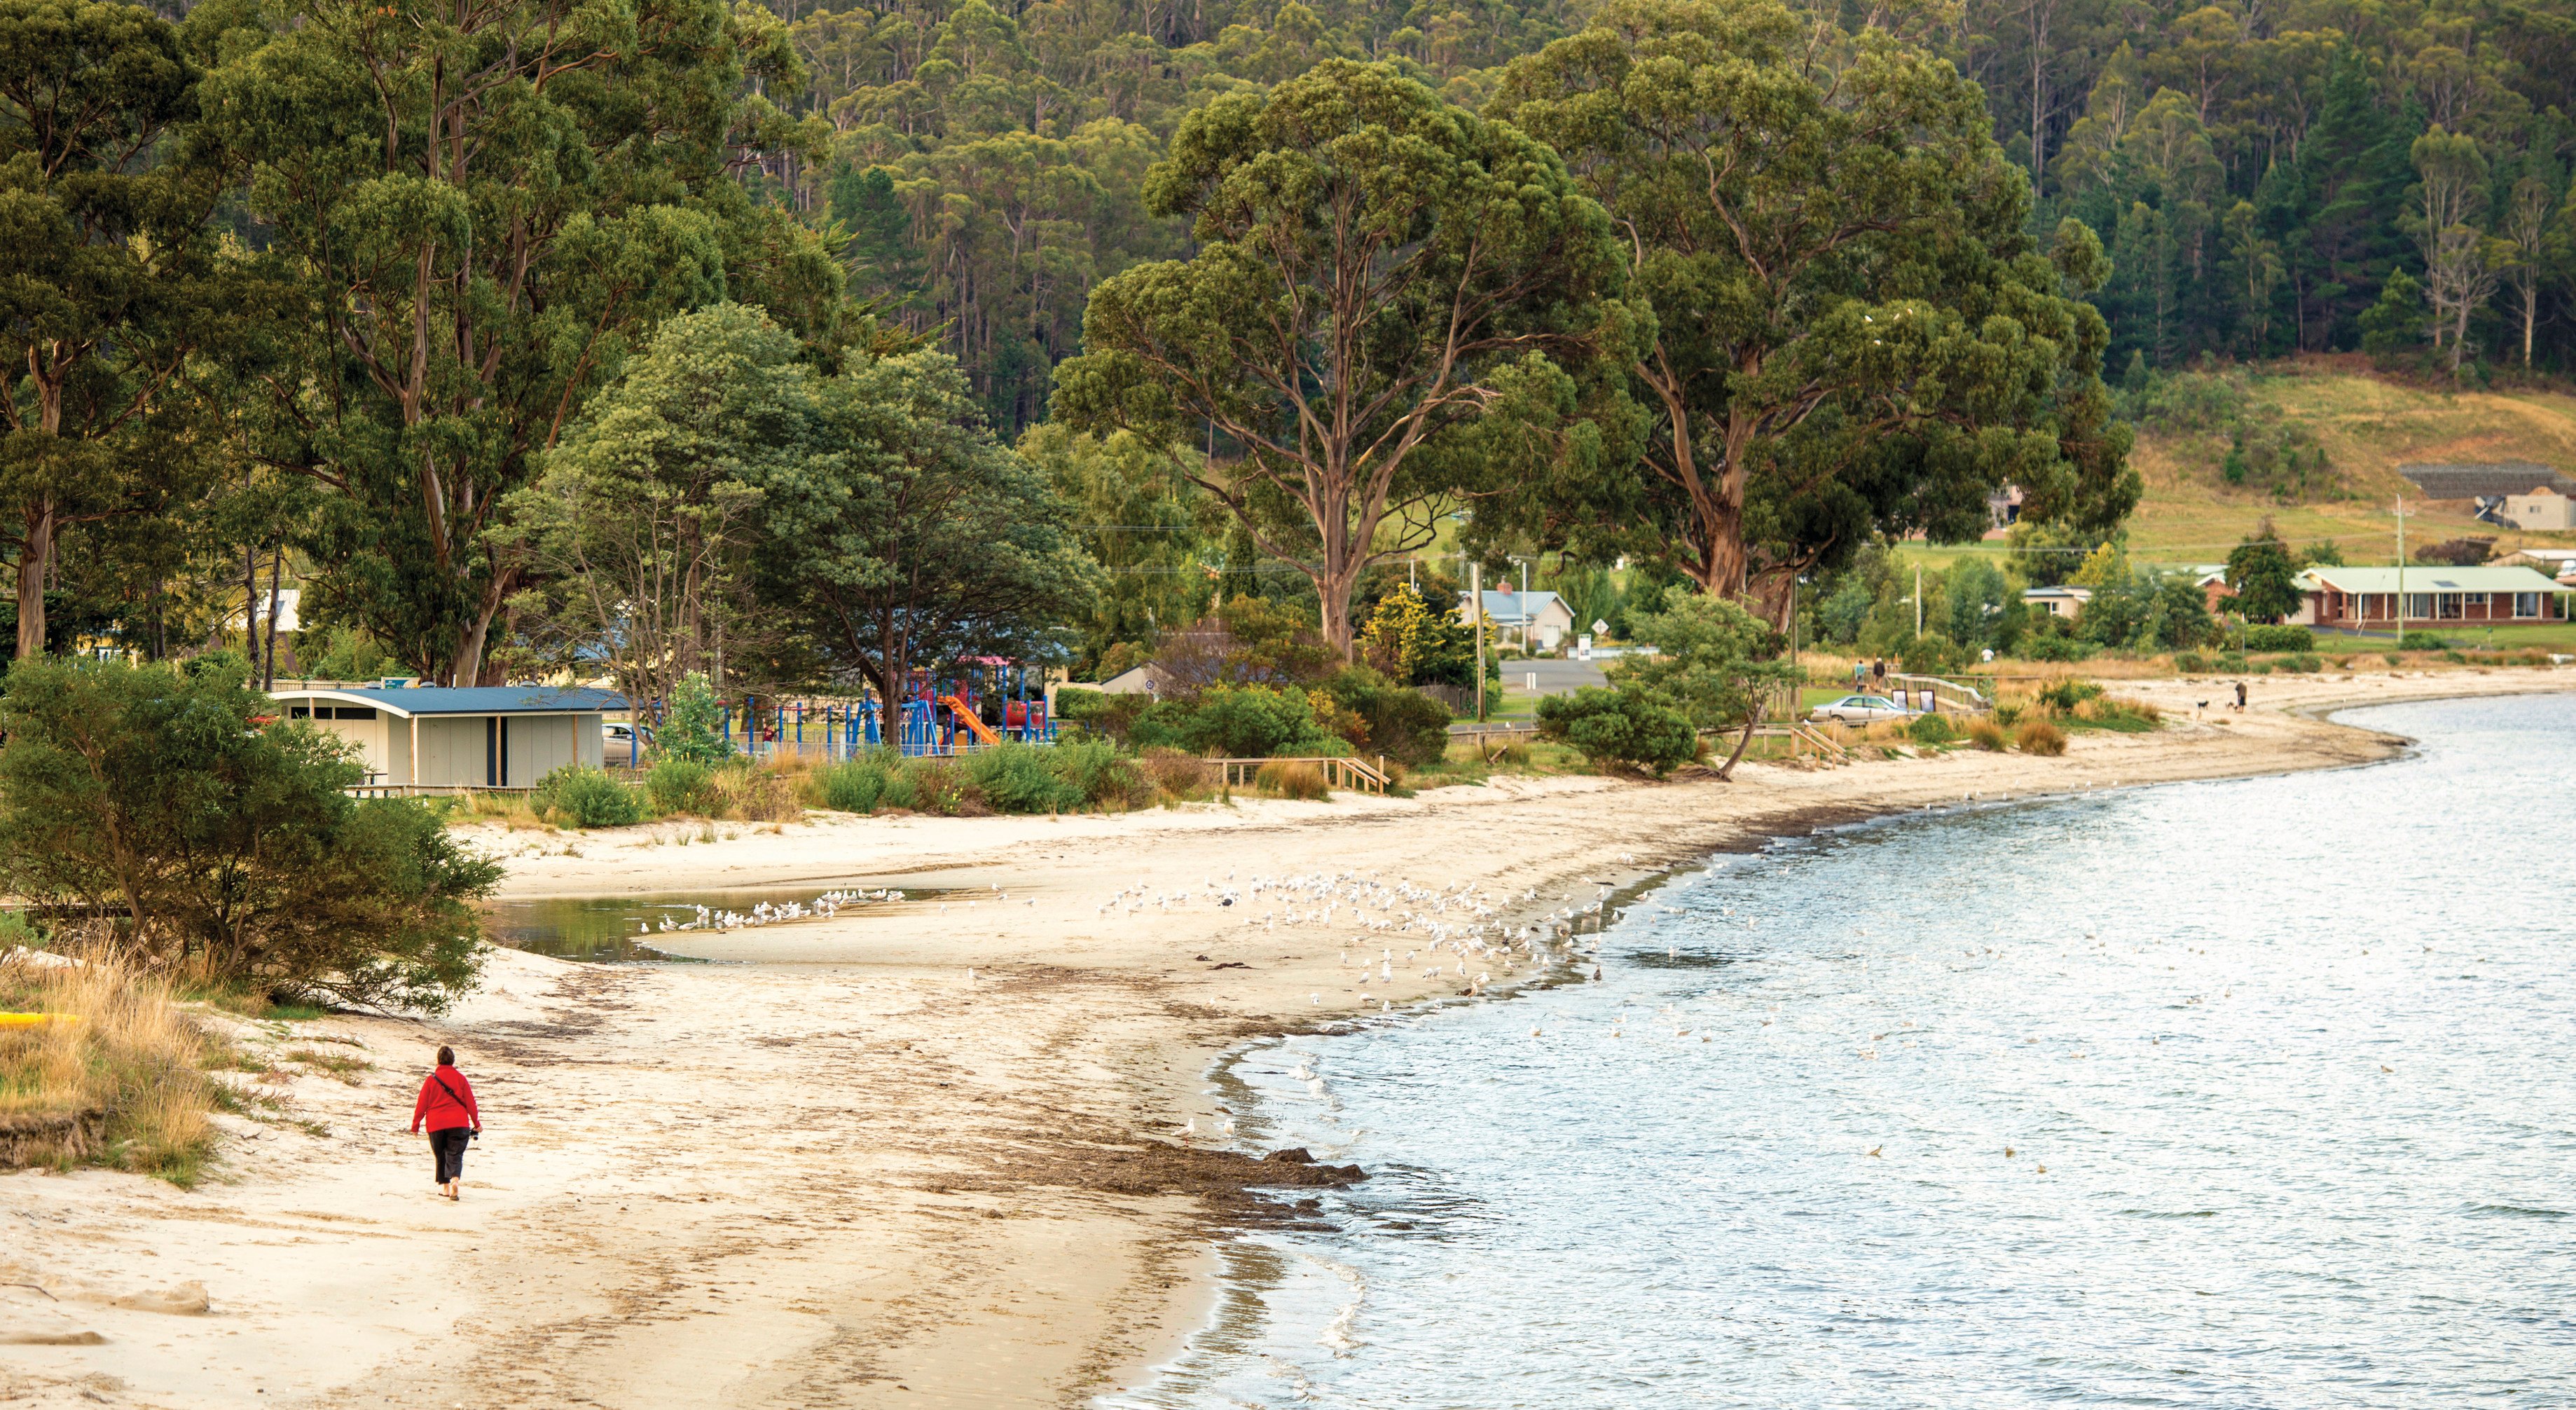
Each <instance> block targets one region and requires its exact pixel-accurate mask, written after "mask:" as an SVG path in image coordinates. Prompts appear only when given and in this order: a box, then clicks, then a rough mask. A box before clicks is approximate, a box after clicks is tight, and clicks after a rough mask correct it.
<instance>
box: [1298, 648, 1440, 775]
mask: <svg viewBox="0 0 2576 1410" xmlns="http://www.w3.org/2000/svg"><path fill="white" fill-rule="evenodd" d="M1324 691H1325V693H1326V694H1328V695H1330V696H1331V697H1332V699H1333V700H1334V702H1335V703H1337V704H1339V705H1340V706H1341V707H1342V708H1343V709H1345V710H1347V711H1349V712H1350V713H1351V714H1352V715H1353V716H1355V717H1357V719H1358V720H1359V722H1360V724H1361V726H1362V727H1363V731H1364V737H1363V738H1357V739H1353V740H1351V743H1352V744H1354V745H1358V746H1364V747H1365V748H1367V749H1369V750H1370V751H1372V752H1375V753H1379V754H1384V755H1385V756H1386V757H1388V758H1389V759H1392V760H1394V761H1395V762H1397V763H1399V764H1408V765H1413V766H1416V767H1419V766H1420V765H1423V764H1428V763H1432V762H1434V761H1436V760H1438V759H1439V758H1440V757H1441V755H1443V754H1444V753H1446V752H1447V751H1448V748H1449V707H1448V706H1446V705H1443V704H1441V703H1440V702H1439V701H1437V700H1434V699H1432V698H1431V697H1429V696H1427V695H1424V694H1423V693H1422V692H1421V691H1418V690H1415V689H1413V688H1412V687H1410V686H1404V685H1397V684H1395V683H1394V682H1392V681H1389V680H1388V679H1387V678H1386V677H1384V676H1382V675H1379V674H1378V673H1377V672H1376V671H1373V670H1370V669H1369V668H1368V667H1366V666H1353V667H1351V668H1350V669H1348V670H1345V671H1341V672H1338V673H1336V674H1335V675H1334V676H1333V677H1332V678H1331V679H1330V680H1327V681H1325V682H1324Z"/></svg>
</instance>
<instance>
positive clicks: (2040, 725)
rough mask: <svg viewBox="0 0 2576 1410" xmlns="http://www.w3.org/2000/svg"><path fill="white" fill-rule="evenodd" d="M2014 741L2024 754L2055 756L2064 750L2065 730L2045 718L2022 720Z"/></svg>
mask: <svg viewBox="0 0 2576 1410" xmlns="http://www.w3.org/2000/svg"><path fill="white" fill-rule="evenodd" d="M2015 742H2016V743H2018V744H2020V745H2021V752H2023V753H2025V754H2040V755H2045V756H2047V757H2049V758H2055V757H2057V756H2058V755H2060V754H2063V753H2065V752H2066V732H2065V731H2064V730H2061V729H2059V728H2058V727H2057V726H2055V725H2053V724H2050V723H2049V722H2048V721H2046V720H2027V721H2024V722H2023V724H2022V727H2021V733H2020V734H2019V735H2018V736H2016V738H2015Z"/></svg>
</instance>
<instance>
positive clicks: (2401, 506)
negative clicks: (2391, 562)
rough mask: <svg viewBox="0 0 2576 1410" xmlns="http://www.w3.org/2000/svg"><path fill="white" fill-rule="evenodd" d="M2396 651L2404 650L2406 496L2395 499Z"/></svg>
mask: <svg viewBox="0 0 2576 1410" xmlns="http://www.w3.org/2000/svg"><path fill="white" fill-rule="evenodd" d="M2393 615H2394V621H2395V625H2396V628H2397V649H2398V650H2400V651H2403V650H2405V649H2406V496H2404V495H2399V496H2398V497H2397V611H2396V612H2395V613H2394V614H2393Z"/></svg>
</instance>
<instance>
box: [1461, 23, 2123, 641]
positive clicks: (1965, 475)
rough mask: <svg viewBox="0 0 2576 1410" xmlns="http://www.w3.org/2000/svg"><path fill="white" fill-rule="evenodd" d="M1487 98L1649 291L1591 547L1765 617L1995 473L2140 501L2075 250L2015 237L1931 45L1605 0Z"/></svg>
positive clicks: (1967, 521) (2063, 238) (1972, 122)
mask: <svg viewBox="0 0 2576 1410" xmlns="http://www.w3.org/2000/svg"><path fill="white" fill-rule="evenodd" d="M1491 111H1492V112H1493V113H1494V114H1495V115H1497V116H1500V117H1502V118H1503V119H1505V120H1507V121H1509V122H1512V123H1515V124H1518V125H1519V126H1521V127H1522V128H1524V129H1526V130H1528V131H1529V132H1531V133H1533V134H1535V135H1537V136H1538V137H1540V138H1542V139H1544V140H1546V141H1549V142H1552V143H1555V144H1556V145H1557V146H1558V147H1559V148H1560V149H1561V150H1563V151H1564V152H1565V153H1566V159H1567V161H1568V162H1569V164H1570V165H1571V166H1572V168H1573V170H1574V171H1575V172H1576V173H1577V174H1578V176H1579V178H1580V179H1581V181H1582V183H1583V185H1584V188H1585V189H1586V190H1588V191H1590V192H1591V193H1592V194H1594V195H1595V196H1597V197H1598V198H1599V199H1600V200H1601V201H1602V203H1603V204H1604V205H1605V206H1607V207H1608V208H1609V210H1610V214H1611V216H1612V218H1613V219H1614V220H1615V221H1617V222H1618V225H1619V228H1620V231H1621V233H1622V235H1623V236H1624V237H1625V238H1626V240H1627V241H1628V242H1629V243H1630V245H1631V247H1632V249H1633V251H1634V253H1635V259H1636V265H1637V272H1636V279H1635V286H1634V287H1635V293H1636V295H1637V296H1638V298H1639V299H1640V300H1641V301H1643V302H1645V303H1647V304H1650V305H1651V306H1652V309H1653V322H1652V328H1653V333H1654V336H1653V337H1652V338H1651V339H1650V340H1648V341H1646V342H1644V343H1643V345H1642V346H1641V347H1640V349H1639V350H1638V353H1637V355H1636V357H1635V359H1634V361H1633V363H1632V364H1631V366H1630V368H1629V373H1630V376H1631V378H1632V380H1633V383H1634V386H1635V395H1636V399H1637V401H1638V402H1640V403H1642V404H1643V405H1644V406H1646V407H1647V408H1648V409H1649V410H1650V411H1651V413H1652V414H1653V416H1654V429H1653V432H1652V434H1651V435H1650V436H1649V437H1648V438H1647V451H1646V455H1645V468H1646V471H1647V473H1646V474H1645V475H1644V476H1643V477H1642V478H1641V479H1640V480H1639V482H1638V485H1637V492H1636V493H1635V494H1629V493H1627V487H1626V486H1624V485H1620V484H1618V483H1617V482H1615V481H1613V482H1608V483H1606V484H1604V485H1601V486H1596V487H1593V488H1595V489H1599V490H1606V491H1607V493H1606V494H1602V495H1601V496H1600V497H1599V498H1598V499H1597V500H1596V501H1595V503H1594V505H1593V506H1592V508H1591V511H1590V513H1589V514H1588V515H1583V516H1575V517H1577V518H1578V522H1582V523H1583V524H1584V527H1583V528H1582V529H1581V530H1577V531H1569V536H1570V537H1575V538H1577V539H1584V538H1589V539H1591V540H1594V546H1593V547H1592V549H1591V553H1590V555H1589V556H1595V557H1599V556H1606V555H1607V554H1608V553H1609V552H1612V551H1629V552H1644V553H1649V554H1653V555H1656V556H1659V557H1663V558H1667V559H1669V560H1670V561H1672V562H1673V563H1675V564H1676V565H1678V566H1679V567H1681V568H1682V569H1684V570H1685V571H1687V572H1688V573H1689V574H1690V576H1691V577H1692V579H1693V580H1694V581H1696V582H1697V583H1698V584H1699V585H1700V587H1701V589H1702V590H1703V591H1706V592H1709V593H1713V594H1720V595H1726V596H1737V595H1742V594H1746V593H1748V592H1749V593H1752V594H1753V595H1754V596H1755V597H1756V598H1758V599H1759V600H1760V601H1762V602H1763V603H1764V604H1765V607H1766V610H1767V612H1768V614H1769V615H1771V616H1772V617H1773V618H1774V619H1775V620H1779V619H1781V618H1782V614H1783V613H1785V611H1786V600H1787V590H1786V585H1787V583H1788V582H1789V581H1790V579H1791V578H1792V577H1794V576H1795V575H1797V574H1799V573H1803V572H1806V571H1808V570H1810V569H1813V568H1816V567H1819V566H1831V565H1832V564H1833V563H1834V562H1836V561H1839V559H1840V558H1841V557H1842V556H1843V555H1847V554H1848V553H1850V552H1852V551H1853V550H1855V549H1856V548H1858V547H1859V546H1860V545H1861V544H1862V543H1864V542H1866V541H1867V540H1868V539H1869V538H1870V537H1871V535H1872V534H1873V533H1875V532H1878V531H1882V530H1885V531H1893V532H1900V533H1901V532H1910V531H1915V530H1921V531H1925V532H1928V533H1929V534H1931V535H1932V536H1933V537H1934V538H1936V539H1943V540H1953V539H1964V538H1970V537H1974V536H1975V535H1976V534H1977V533H1979V532H1982V530H1983V529H1984V527H1985V506H1984V500H1985V496H1986V494H1987V493H1988V492H1989V491H1990V490H1991V489H1992V488H1993V487H1995V486H1997V485H1999V484H2001V483H2003V482H2005V481H2012V482H2014V483H2017V484H2019V485H2021V486H2022V488H2023V491H2024V495H2025V508H2024V513H2025V514H2028V515H2031V516H2033V517H2035V518H2040V519H2066V520H2069V521H2073V522H2076V523H2079V524H2086V525H2107V524H2109V523H2111V522H2114V521H2116V520H2117V519H2118V518H2119V517H2120V516H2121V515H2122V514H2124V513H2126V512H2127V510H2128V509H2129V507H2130V506H2131V505H2132V504H2134V503H2135V501H2136V499H2137V496H2138V493H2139V482H2138V479H2137V477H2136V475H2135V474H2134V473H2133V472H2131V471H2129V470H2128V469H2127V467H2126V465H2125V456H2126V453H2127V449H2128V432H2127V430H2126V429H2125V428H2124V427H2121V426H2119V425H2117V424H2116V423H2114V422H2113V421H2112V419H2111V412H2110V405H2109V401H2108V397H2107V394H2106V392H2105V391H2104V388H2103V387H2102V384H2101V378H2100V371H2101V359H2102V352H2103V348H2104V345H2105V341H2106V337H2107V333H2106V329H2105V327H2104V325H2103V322H2102V319H2101V317H2100V315H2099V314H2097V313H2095V312H2094V311H2093V309H2092V308H2091V307H2090V306H2089V305H2087V304H2085V303H2084V302H2083V301H2082V295H2083V294H2085V293H2086V292H2088V291H2089V290H2091V289H2092V288H2094V287H2096V286H2097V285H2099V283H2100V282H2101V279H2102V277H2103V274H2104V272H2105V271H2104V266H2103V261H2102V259H2101V255H2100V250H2099V247H2098V245H2097V244H2096V243H2095V241H2094V240H2093V238H2092V237H2091V235H2090V234H2089V233H2087V232H2085V231H2083V230H2082V229H2081V228H2080V227H2075V226H2072V225H2069V226H2065V227H2061V229H2060V230H2059V232H2058V235H2057V239H2056V243H2055V245H2054V247H2053V248H2052V249H2050V250H2048V251H2045V252H2043V251H2041V250H2040V249H2038V248H2037V247H2036V246H2035V245H2034V244H2033V242H2032V241H2031V240H2030V239H2029V237H2028V236H2026V235H2025V234H2024V233H2023V232H2024V226H2025V224H2026V222H2027V220H2028V218H2029V214H2030V196H2029V183H2028V180H2027V178H2026V177H2025V176H2024V175H2023V174H2022V173H2020V172H2018V171H2016V170H2015V169H2014V168H2013V166H2012V165H2011V164H2010V163H2008V162H2007V161H2005V159H2004V157H2003V154H2002V152H2001V151H2000V150H1999V149H1998V148H1997V147H1996V145H1995V142H1994V138H1993V136H1992V130H1991V124H1990V123H1989V121H1988V120H1987V118H1986V116H1985V111H1984V106H1983V102H1982V99H1981V97H1980V95H1979V94H1978V92H1977V89H1976V86H1975V85H1974V84H1972V83H1970V82H1969V81H1968V80H1966V79H1965V78H1963V77H1962V76H1961V75H1960V74H1959V73H1958V72H1957V71H1956V70H1955V69H1953V68H1952V67H1951V66H1950V64H1949V63H1947V62H1946V61H1944V60H1942V59H1940V58H1937V57H1934V56H1933V55H1932V54H1930V53H1928V52H1926V51H1925V50H1923V49H1921V48H1919V47H1916V46H1913V45H1910V44H1908V43H1905V42H1903V41H1901V40H1900V39H1898V38H1897V37H1896V36H1894V35H1892V34H1890V33H1888V32H1886V31H1885V30H1883V29H1880V28H1877V27H1875V26H1871V27H1865V28H1863V29H1861V30H1859V31H1857V32H1846V31H1843V30H1840V29H1838V28H1835V27H1834V26H1833V25H1832V24H1831V23H1830V22H1828V21H1823V20H1819V19H1815V18H1813V17H1807V16H1801V15H1799V14H1797V13H1794V12H1792V11H1791V10H1790V9H1789V8H1787V7H1786V6H1785V5H1781V4H1778V3H1775V2H1774V0H1612V3H1610V4H1607V5H1605V6H1604V7H1603V8H1602V9H1601V10H1600V11H1598V12H1596V13H1595V15H1594V16H1593V19H1592V23H1591V24H1590V25H1589V26H1588V27H1587V28H1586V29H1584V30H1583V31H1582V32H1581V33H1580V34H1576V35H1573V36H1571V37H1568V38H1566V39H1561V40H1558V41H1557V42H1555V43H1553V44H1551V45H1549V46H1547V48H1545V49H1544V50H1542V51H1540V52H1539V53H1537V54H1535V55H1532V56H1530V57H1527V58H1524V59H1520V60H1517V61H1515V62H1514V63H1513V64H1512V66H1511V67H1510V69H1509V71H1508V73H1507V74H1506V76H1505V79H1504V82H1503V85H1502V88H1501V90H1500V91H1499V92H1498V93H1497V94H1496V96H1495V99H1494V102H1493V104H1492V108H1491Z"/></svg>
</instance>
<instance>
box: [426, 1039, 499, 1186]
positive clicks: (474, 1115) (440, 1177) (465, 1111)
mask: <svg viewBox="0 0 2576 1410" xmlns="http://www.w3.org/2000/svg"><path fill="white" fill-rule="evenodd" d="M424 1123H426V1124H427V1125H428V1127H429V1159H430V1164H431V1166H432V1172H431V1178H432V1179H434V1180H436V1181H437V1182H438V1192H439V1193H440V1194H442V1195H445V1196H447V1197H448V1198H449V1199H458V1198H461V1195H460V1193H459V1192H460V1191H462V1190H463V1189H464V1186H465V1143H466V1142H467V1141H469V1140H472V1139H473V1138H475V1137H476V1136H480V1135H482V1134H483V1113H482V1112H480V1111H478V1110H476V1109H475V1106H474V1084H473V1083H471V1082H468V1081H466V1080H465V1074H464V1073H462V1072H459V1071H457V1070H456V1050H455V1049H454V1048H440V1049H439V1050H438V1070H437V1071H435V1072H432V1073H430V1074H429V1078H428V1080H426V1081H424V1082H422V1083H421V1084H420V1099H419V1100H418V1101H415V1102H413V1103H412V1104H411V1129H412V1130H413V1131H415V1132H417V1131H418V1130H420V1128H421V1126H422V1125H423V1124H424Z"/></svg>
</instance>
